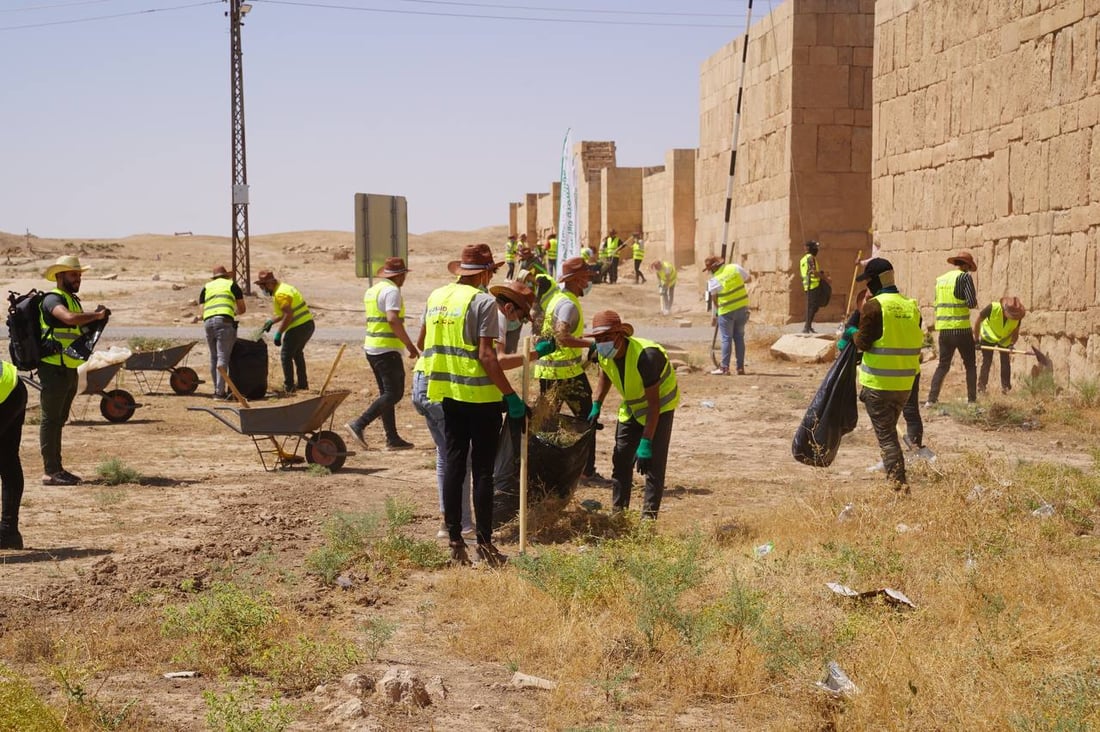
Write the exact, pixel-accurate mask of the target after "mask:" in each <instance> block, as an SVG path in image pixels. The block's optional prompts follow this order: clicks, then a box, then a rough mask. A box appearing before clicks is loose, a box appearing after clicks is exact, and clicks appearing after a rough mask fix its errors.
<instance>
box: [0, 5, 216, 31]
mask: <svg viewBox="0 0 1100 732" xmlns="http://www.w3.org/2000/svg"><path fill="white" fill-rule="evenodd" d="M222 2H223V0H205V2H197V3H188V4H186V5H171V6H169V7H165V8H146V9H145V10H130V11H127V12H125V13H113V14H111V15H96V16H92V17H90V18H70V19H68V20H50V21H44V22H41V23H26V24H24V25H7V26H0V31H10V30H23V29H25V28H44V27H46V26H51V25H72V24H74V23H91V22H93V21H97V20H111V19H113V18H125V17H128V16H132V15H149V14H151V13H162V12H167V11H170V10H185V9H187V8H197V7H200V6H202V5H221V4H222Z"/></svg>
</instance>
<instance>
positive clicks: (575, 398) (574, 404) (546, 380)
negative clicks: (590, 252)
mask: <svg viewBox="0 0 1100 732" xmlns="http://www.w3.org/2000/svg"><path fill="white" fill-rule="evenodd" d="M558 282H559V283H561V289H559V290H557V291H556V292H555V293H554V296H553V297H552V298H550V301H549V303H548V304H547V306H546V314H545V315H544V316H543V322H542V329H541V333H542V334H543V335H551V336H554V339H555V341H556V342H557V346H558V347H557V350H555V351H554V352H553V353H550V354H548V355H547V356H545V357H543V358H540V359H539V360H538V361H537V362H535V376H536V377H537V378H538V380H539V391H540V392H541V393H542V394H545V395H546V396H547V398H549V399H550V400H551V402H552V403H553V404H554V409H553V410H552V411H554V412H557V410H558V409H559V408H560V406H561V403H562V402H565V403H566V404H568V405H569V410H570V411H571V412H573V414H574V415H575V416H577V417H580V418H581V419H584V418H585V417H587V416H588V413H589V411H590V410H591V409H592V385H591V384H589V383H588V377H587V376H585V373H584V360H585V357H586V355H587V353H588V349H589V347H590V346H591V345H592V343H591V341H586V340H583V339H582V338H581V335H582V334H583V333H584V312H583V310H582V309H581V300H580V299H581V298H582V297H584V296H585V295H586V294H588V292H589V291H591V289H592V270H590V269H589V268H588V267H586V266H585V264H584V261H583V260H582V259H581V258H580V257H570V258H569V259H567V260H565V261H564V262H562V263H561V274H560V275H558ZM582 476H583V477H584V478H585V479H586V480H588V481H589V482H592V483H597V484H603V485H606V484H607V482H608V481H607V479H606V478H604V477H603V476H601V475H600V474H599V473H597V472H596V448H595V442H594V441H593V448H592V452H590V453H589V455H588V459H587V460H586V461H585V465H584V470H583V471H582Z"/></svg>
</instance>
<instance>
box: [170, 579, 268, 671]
mask: <svg viewBox="0 0 1100 732" xmlns="http://www.w3.org/2000/svg"><path fill="white" fill-rule="evenodd" d="M277 617H278V611H277V610H276V609H275V607H274V606H273V605H272V604H271V601H270V599H269V598H268V597H266V596H260V597H256V596H253V595H251V594H249V593H247V592H245V591H244V590H243V589H241V588H240V587H237V586H236V585H233V584H229V583H225V582H218V583H215V584H214V585H213V586H212V587H211V589H210V591H209V592H207V593H204V594H202V595H200V596H199V597H197V598H195V600H194V601H192V602H191V603H189V604H188V605H186V606H184V607H183V608H176V607H170V608H166V609H165V611H164V623H163V625H162V633H163V634H164V635H165V636H167V637H169V638H180V639H182V640H184V641H185V644H184V646H183V648H182V649H181V651H180V653H179V654H178V660H180V661H182V662H186V663H190V664H192V665H195V666H198V667H201V668H205V669H207V670H215V671H225V672H229V673H233V674H240V673H244V672H249V671H252V669H253V666H254V664H255V662H256V658H257V655H258V654H259V653H260V652H261V651H262V650H263V648H264V647H265V645H266V642H267V633H268V632H269V630H270V627H271V625H272V624H273V623H274V622H275V620H276V618H277Z"/></svg>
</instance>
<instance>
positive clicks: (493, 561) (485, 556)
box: [477, 544, 508, 568]
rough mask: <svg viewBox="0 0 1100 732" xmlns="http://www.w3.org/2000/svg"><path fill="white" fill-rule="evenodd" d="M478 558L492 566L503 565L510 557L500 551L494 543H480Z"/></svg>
mask: <svg viewBox="0 0 1100 732" xmlns="http://www.w3.org/2000/svg"><path fill="white" fill-rule="evenodd" d="M477 558H478V559H479V560H481V561H482V562H485V563H486V564H487V565H489V566H490V567H494V568H495V567H503V566H504V565H505V564H507V563H508V557H506V556H505V555H503V554H501V553H500V550H499V549H497V548H496V547H495V546H493V545H492V544H478V545H477Z"/></svg>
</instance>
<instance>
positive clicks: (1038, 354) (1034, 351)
mask: <svg viewBox="0 0 1100 732" xmlns="http://www.w3.org/2000/svg"><path fill="white" fill-rule="evenodd" d="M981 348H982V350H983V351H996V352H997V353H1009V354H1012V355H1013V356H1034V357H1035V359H1036V360H1037V361H1038V362H1039V370H1040V371H1053V370H1054V362H1053V361H1051V360H1050V357H1049V356H1047V355H1046V354H1045V353H1043V352H1042V351H1040V350H1039V349H1038V348H1036V347H1035V346H1034V345H1033V346H1032V347H1031V350H1030V351H1020V350H1017V349H1015V348H1002V347H1000V346H984V345H983V346H982V347H981Z"/></svg>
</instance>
